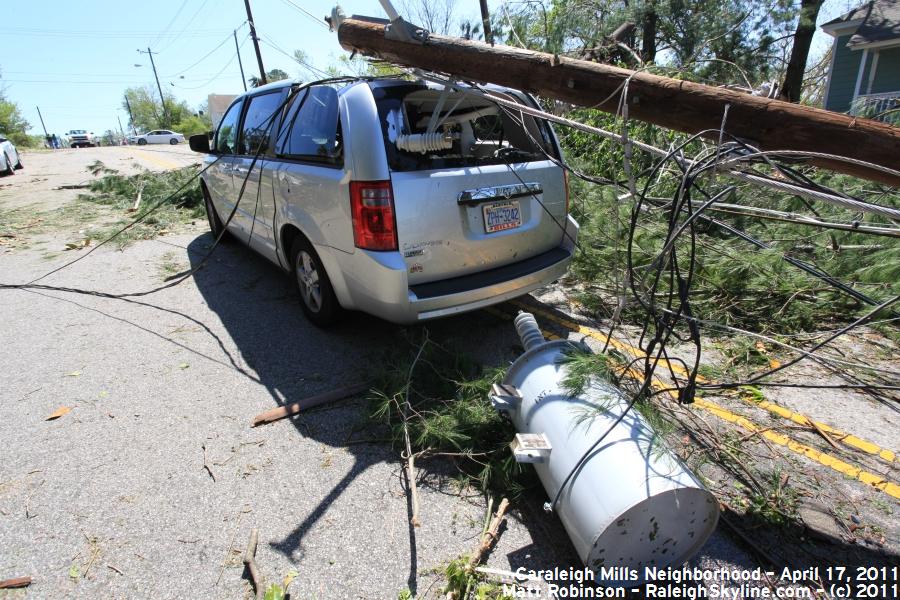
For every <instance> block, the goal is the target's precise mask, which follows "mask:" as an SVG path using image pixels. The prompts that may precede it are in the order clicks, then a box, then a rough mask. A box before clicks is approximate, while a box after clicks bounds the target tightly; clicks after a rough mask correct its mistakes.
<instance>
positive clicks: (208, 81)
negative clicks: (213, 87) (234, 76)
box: [172, 34, 250, 90]
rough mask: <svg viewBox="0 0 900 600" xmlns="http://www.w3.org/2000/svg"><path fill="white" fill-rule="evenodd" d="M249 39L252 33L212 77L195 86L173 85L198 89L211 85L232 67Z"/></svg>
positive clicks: (187, 88) (183, 88)
mask: <svg viewBox="0 0 900 600" xmlns="http://www.w3.org/2000/svg"><path fill="white" fill-rule="evenodd" d="M248 39H250V35H249V34H248V35H247V37H245V38H244V40H243V41H242V42H241V44H240V46H238V49H237V51H236V52H235V53H234V54H232V55H231V58H229V59H228V62H227V63H225V66H224V67H222V69H221V70H220V71H219V72H218V73H216V74H215V75H213V76H212V77H211V78H210V79H208V80H206V81H205V82H203V83H201V84H200V85H195V86H182V85H176V84H174V83H173V84H172V85H173V86H174V87H177V88H179V89H182V90H198V89H200V88H202V87H206V86H207V85H209V84H210V83H212V82H213V81H215V80H216V79H218V78H219V77H220V76H221V75H222V73H224V72H225V70H226V69H227V68H228V67H230V66H231V65H232V63H234V60H235V59H236V58H237V56H238V52H240V49H241V48H243V47H244V44H246V43H247V40H248Z"/></svg>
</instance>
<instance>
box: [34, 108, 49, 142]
mask: <svg viewBox="0 0 900 600" xmlns="http://www.w3.org/2000/svg"><path fill="white" fill-rule="evenodd" d="M35 108H36V109H37V111H38V118H39V119H40V120H41V127H43V129H44V137H50V134H49V133H47V126H46V125H44V115H42V114H41V107H40V106H35Z"/></svg>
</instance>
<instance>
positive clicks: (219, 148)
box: [215, 102, 244, 154]
mask: <svg viewBox="0 0 900 600" xmlns="http://www.w3.org/2000/svg"><path fill="white" fill-rule="evenodd" d="M243 104H244V103H243V102H235V103H234V104H232V105H231V108H229V109H228V112H226V113H225V116H224V117H222V120H221V121H220V122H219V129H218V130H217V131H216V144H215V146H216V152H218V153H219V154H234V153H235V149H236V148H235V146H236V143H237V124H238V119H240V117H241V106H243Z"/></svg>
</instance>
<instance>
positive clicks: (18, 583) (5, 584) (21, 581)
mask: <svg viewBox="0 0 900 600" xmlns="http://www.w3.org/2000/svg"><path fill="white" fill-rule="evenodd" d="M29 585H31V577H13V578H12V579H4V580H3V581H0V590H10V589H13V588H23V587H28V586H29Z"/></svg>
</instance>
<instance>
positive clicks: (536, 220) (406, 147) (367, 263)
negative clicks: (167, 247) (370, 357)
mask: <svg viewBox="0 0 900 600" xmlns="http://www.w3.org/2000/svg"><path fill="white" fill-rule="evenodd" d="M490 91H491V93H492V94H496V95H499V96H502V97H504V98H506V99H509V100H512V101H515V102H518V103H524V104H527V105H530V106H537V104H536V102H535V100H534V99H533V98H532V97H530V96H528V95H527V94H523V93H521V92H517V91H514V90H509V89H505V88H497V87H492V88H491V90H490ZM476 92H477V90H471V91H467V90H462V91H451V90H448V89H445V88H443V87H442V86H437V85H434V84H428V83H425V82H421V81H416V82H414V81H408V80H402V79H357V80H344V81H334V82H328V83H322V84H314V85H307V86H304V85H302V84H300V83H299V82H291V81H279V82H276V83H273V84H270V85H266V86H263V87H260V88H256V89H254V90H252V91H250V92H247V93H246V94H244V95H242V96H239V97H238V98H237V99H236V100H235V101H234V103H233V104H232V105H231V106H230V107H229V109H228V110H227V112H226V113H225V115H224V117H223V118H222V120H221V122H220V123H219V126H218V129H217V131H216V133H215V135H214V137H213V138H212V140H210V139H209V138H208V137H207V136H194V137H192V138H191V148H192V149H194V150H196V151H199V152H206V153H207V157H206V159H205V162H204V166H205V167H206V170H205V171H204V172H203V174H202V176H201V188H202V191H203V195H204V198H205V202H206V210H207V213H208V215H209V223H210V228H211V229H212V231H213V233H214V234H216V235H219V234H220V233H221V232H222V231H223V229H227V231H228V233H229V234H231V235H233V236H234V237H236V238H238V239H240V240H242V241H243V242H245V243H246V244H248V245H249V246H250V247H251V248H253V249H254V250H256V251H257V252H259V253H260V254H262V255H263V256H265V257H266V258H268V259H269V260H271V261H272V262H274V263H276V264H278V265H279V266H281V267H282V268H283V269H285V270H286V271H288V272H290V273H291V274H292V276H293V278H294V279H295V281H296V284H297V287H298V290H299V292H300V298H301V306H302V308H303V311H304V312H305V313H306V315H307V316H308V317H309V319H310V320H311V321H313V322H314V323H316V324H318V325H326V324H328V323H330V322H332V321H334V319H335V318H336V317H337V316H338V314H339V313H340V311H341V309H348V310H360V311H364V312H367V313H370V314H373V315H376V316H378V317H381V318H384V319H387V320H389V321H393V322H396V323H415V322H418V321H423V320H426V319H433V318H436V317H443V316H447V315H452V314H457V313H461V312H464V311H469V310H474V309H477V308H481V307H484V306H488V305H491V304H496V303H499V302H503V301H505V300H508V299H510V298H514V297H516V296H521V295H523V294H526V293H528V292H530V291H532V290H534V289H536V288H539V287H541V286H544V285H546V284H548V283H550V282H552V281H554V280H556V279H558V278H559V277H560V276H562V275H563V274H564V273H565V272H566V269H567V267H568V264H569V262H570V261H571V259H572V255H573V253H574V249H575V243H576V238H577V235H578V225H577V223H576V222H575V221H574V220H573V219H572V218H571V217H570V216H569V215H568V182H567V179H566V175H565V172H564V170H563V169H562V168H561V167H560V166H558V162H559V158H560V149H559V143H558V141H557V139H556V137H555V135H554V133H553V130H552V129H551V128H550V126H549V124H547V123H546V122H544V121H541V120H538V119H534V118H532V117H530V116H528V115H526V114H522V113H519V112H511V111H510V110H508V109H503V108H501V107H499V106H498V105H497V104H495V103H493V102H491V101H489V100H487V99H485V97H484V96H483V95H482V94H479V93H476ZM251 167H252V168H251Z"/></svg>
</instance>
